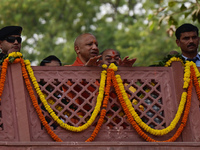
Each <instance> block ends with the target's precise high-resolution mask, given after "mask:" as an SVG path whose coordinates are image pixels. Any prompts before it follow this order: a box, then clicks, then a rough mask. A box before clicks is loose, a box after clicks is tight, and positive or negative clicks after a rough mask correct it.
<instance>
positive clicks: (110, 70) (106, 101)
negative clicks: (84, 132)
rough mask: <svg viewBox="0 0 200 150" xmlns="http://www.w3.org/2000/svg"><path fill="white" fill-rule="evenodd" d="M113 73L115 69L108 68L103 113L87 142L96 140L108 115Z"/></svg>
mask: <svg viewBox="0 0 200 150" xmlns="http://www.w3.org/2000/svg"><path fill="white" fill-rule="evenodd" d="M112 74H114V71H113V69H107V80H106V89H105V97H104V100H103V106H102V107H103V108H102V110H101V114H100V118H99V120H98V122H97V125H96V127H95V129H94V131H93V133H92V135H91V136H90V137H89V138H88V139H87V140H86V141H85V142H91V141H93V140H94V138H95V137H96V136H97V134H98V132H99V130H100V128H101V126H102V124H103V121H104V118H105V115H106V108H107V104H108V100H109V97H110V94H109V93H110V86H111V76H112Z"/></svg>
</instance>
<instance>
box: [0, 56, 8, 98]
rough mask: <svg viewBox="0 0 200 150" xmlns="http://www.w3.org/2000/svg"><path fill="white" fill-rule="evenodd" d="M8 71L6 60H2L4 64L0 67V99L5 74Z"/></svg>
mask: <svg viewBox="0 0 200 150" xmlns="http://www.w3.org/2000/svg"><path fill="white" fill-rule="evenodd" d="M7 69H8V58H6V59H4V62H3V64H2V67H1V78H0V97H1V96H2V93H3V88H4V83H5V81H6V72H7ZM0 101H1V98H0Z"/></svg>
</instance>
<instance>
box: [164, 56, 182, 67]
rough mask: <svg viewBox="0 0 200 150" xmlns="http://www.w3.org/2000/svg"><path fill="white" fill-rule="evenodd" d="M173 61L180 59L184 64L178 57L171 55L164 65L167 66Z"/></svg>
mask: <svg viewBox="0 0 200 150" xmlns="http://www.w3.org/2000/svg"><path fill="white" fill-rule="evenodd" d="M173 61H180V62H181V64H182V65H183V66H184V63H183V60H182V59H180V58H178V57H172V58H170V59H169V60H168V61H167V62H166V63H165V67H169V66H170V65H171V63H172V62H173Z"/></svg>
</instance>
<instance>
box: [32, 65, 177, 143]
mask: <svg viewBox="0 0 200 150" xmlns="http://www.w3.org/2000/svg"><path fill="white" fill-rule="evenodd" d="M48 68H49V69H48ZM33 69H34V73H35V76H36V78H37V81H38V83H39V84H40V87H41V90H42V92H43V94H44V95H45V98H46V100H47V101H48V103H49V105H50V106H51V108H53V110H54V111H55V112H56V114H57V115H58V116H59V118H60V119H61V120H62V121H63V122H65V123H67V124H69V125H73V126H80V125H83V124H84V123H86V122H87V120H88V119H89V118H90V116H91V113H92V111H93V109H94V107H95V104H96V98H97V95H98V88H99V82H100V73H101V71H102V69H101V68H95V67H94V68H93V67H45V68H44V67H33ZM116 74H120V75H121V77H122V80H123V83H124V86H125V89H126V92H127V94H128V97H129V99H130V100H131V102H132V104H133V106H134V108H135V110H136V112H137V113H138V114H139V116H140V118H142V120H143V121H144V122H145V123H146V124H148V125H149V126H151V127H153V128H155V129H162V128H164V127H166V126H168V125H169V123H170V122H171V121H172V119H173V118H174V115H175V113H176V110H177V107H178V106H177V102H176V97H175V90H174V83H173V80H172V70H171V68H164V67H155V68H150V67H133V68H119V71H117V72H116ZM38 102H39V104H40V107H41V108H42V111H43V114H44V115H45V118H46V120H47V121H48V123H49V125H50V126H51V128H52V129H53V130H54V131H55V133H56V134H57V135H58V136H59V137H60V138H61V139H62V140H64V141H85V140H86V139H87V138H89V137H90V135H91V133H92V131H93V130H94V128H95V126H96V124H97V121H98V118H99V115H98V117H97V118H96V120H95V122H94V123H93V124H92V126H90V127H89V128H88V129H86V130H85V131H83V132H80V133H74V132H71V131H67V130H65V129H63V128H61V127H59V125H58V124H57V123H56V122H55V121H54V120H53V119H52V118H51V117H50V115H49V114H48V112H47V111H46V110H45V108H44V106H43V105H42V103H41V101H40V99H39V97H38ZM28 110H29V118H30V120H29V121H30V124H31V127H30V130H31V140H33V141H38V140H40V141H41V140H46V139H51V138H50V137H49V135H47V134H46V133H45V132H46V131H45V129H44V127H43V126H42V125H41V123H40V121H39V119H38V117H37V114H36V113H35V110H34V108H33V107H32V104H31V102H30V101H28ZM173 133H174V132H172V133H170V134H168V135H167V136H164V137H159V140H163V139H166V138H169V137H170V136H172V134H173ZM151 137H153V138H157V137H154V136H151ZM95 140H96V141H113V140H114V141H143V139H142V138H141V137H140V136H139V135H138V134H137V132H136V131H135V129H133V127H132V126H131V125H130V123H129V121H128V120H127V117H126V115H125V114H124V111H123V110H122V107H121V105H120V103H119V101H118V99H117V95H116V93H115V90H114V87H111V91H110V99H109V103H108V108H107V113H106V117H105V120H104V124H103V126H102V128H101V130H100V132H99V134H98V135H97V137H96V138H95Z"/></svg>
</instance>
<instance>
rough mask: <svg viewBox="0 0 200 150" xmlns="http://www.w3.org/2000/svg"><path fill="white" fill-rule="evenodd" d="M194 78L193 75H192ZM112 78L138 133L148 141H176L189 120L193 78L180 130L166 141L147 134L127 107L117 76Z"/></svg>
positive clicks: (122, 103) (124, 108) (125, 110)
mask: <svg viewBox="0 0 200 150" xmlns="http://www.w3.org/2000/svg"><path fill="white" fill-rule="evenodd" d="M191 78H192V76H191ZM112 80H113V84H114V87H115V91H116V93H117V95H118V99H119V101H120V103H121V106H122V108H123V110H124V112H125V113H126V115H127V117H128V119H129V121H130V123H131V124H132V126H133V127H134V128H135V130H136V131H137V133H138V134H139V135H140V136H141V137H143V138H144V139H145V140H146V141H149V142H172V141H175V140H176V139H177V138H178V137H179V135H180V134H181V132H182V131H183V128H184V127H185V125H186V122H187V117H188V114H189V110H190V104H191V95H192V80H190V84H189V87H188V95H187V103H186V109H185V111H184V115H183V119H182V121H181V125H180V126H179V128H178V130H177V131H176V133H175V134H174V135H173V137H172V138H170V139H168V140H165V141H157V140H154V139H152V138H151V137H149V136H148V135H147V134H145V133H144V132H143V131H142V130H141V128H140V127H139V126H138V125H137V123H136V122H135V121H134V119H133V117H132V115H131V113H130V111H129V109H128V108H127V105H126V104H125V101H124V100H123V96H122V93H121V90H120V88H119V86H118V83H117V79H116V77H112Z"/></svg>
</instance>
